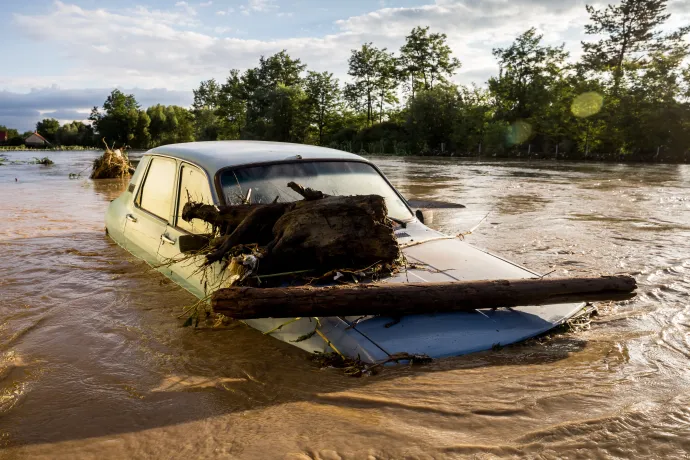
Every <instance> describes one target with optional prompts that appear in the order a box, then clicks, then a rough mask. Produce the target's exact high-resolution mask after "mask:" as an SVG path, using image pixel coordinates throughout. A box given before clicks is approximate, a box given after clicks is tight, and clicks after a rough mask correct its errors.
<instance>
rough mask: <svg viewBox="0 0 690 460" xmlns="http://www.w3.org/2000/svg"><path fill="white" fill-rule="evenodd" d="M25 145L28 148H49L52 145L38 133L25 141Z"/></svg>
mask: <svg viewBox="0 0 690 460" xmlns="http://www.w3.org/2000/svg"><path fill="white" fill-rule="evenodd" d="M24 145H26V146H27V147H47V146H49V145H51V144H50V142H48V141H47V140H46V138H45V137H43V136H41V135H40V134H38V133H33V134H32V135H31V136H29V137H27V138H26V139H24Z"/></svg>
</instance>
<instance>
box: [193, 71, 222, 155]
mask: <svg viewBox="0 0 690 460" xmlns="http://www.w3.org/2000/svg"><path fill="white" fill-rule="evenodd" d="M219 94H220V86H219V85H218V82H217V81H216V80H214V79H211V80H206V81H202V82H201V84H200V85H199V88H197V89H195V90H194V103H193V104H192V114H193V115H194V128H195V133H196V138H197V139H198V140H200V141H214V140H216V139H218V135H219V132H220V120H219V117H218V115H217V113H216V112H217V111H218V109H219V100H220V99H219Z"/></svg>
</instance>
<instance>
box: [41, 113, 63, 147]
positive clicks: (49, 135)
mask: <svg viewBox="0 0 690 460" xmlns="http://www.w3.org/2000/svg"><path fill="white" fill-rule="evenodd" d="M59 129H60V122H59V121H57V120H56V119H55V118H45V119H43V120H41V121H39V122H38V123H36V132H37V133H38V134H40V135H41V136H43V137H44V138H45V139H46V140H47V141H48V142H50V143H51V144H58V142H59V139H58V130H59Z"/></svg>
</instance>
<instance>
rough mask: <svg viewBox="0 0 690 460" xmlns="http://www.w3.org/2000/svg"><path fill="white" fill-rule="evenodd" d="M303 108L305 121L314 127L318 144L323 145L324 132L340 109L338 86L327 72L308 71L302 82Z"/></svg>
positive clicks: (336, 81)
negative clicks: (305, 116) (303, 93)
mask: <svg viewBox="0 0 690 460" xmlns="http://www.w3.org/2000/svg"><path fill="white" fill-rule="evenodd" d="M304 92H305V98H304V107H305V113H306V115H307V120H308V122H309V123H310V124H312V125H314V126H316V129H317V131H318V143H319V145H323V138H324V130H325V129H326V126H327V125H328V124H329V122H330V121H331V120H332V119H333V117H334V115H335V113H336V112H337V111H338V110H339V109H340V105H341V101H340V85H339V83H338V79H337V78H334V77H333V74H332V73H329V72H321V73H319V72H314V71H309V73H308V74H307V77H306V78H305V80H304Z"/></svg>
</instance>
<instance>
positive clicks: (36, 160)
mask: <svg viewBox="0 0 690 460" xmlns="http://www.w3.org/2000/svg"><path fill="white" fill-rule="evenodd" d="M31 163H32V164H35V165H44V166H48V165H52V164H55V162H54V161H53V160H51V159H50V158H48V157H43V158H36V157H34V161H32V162H31Z"/></svg>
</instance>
